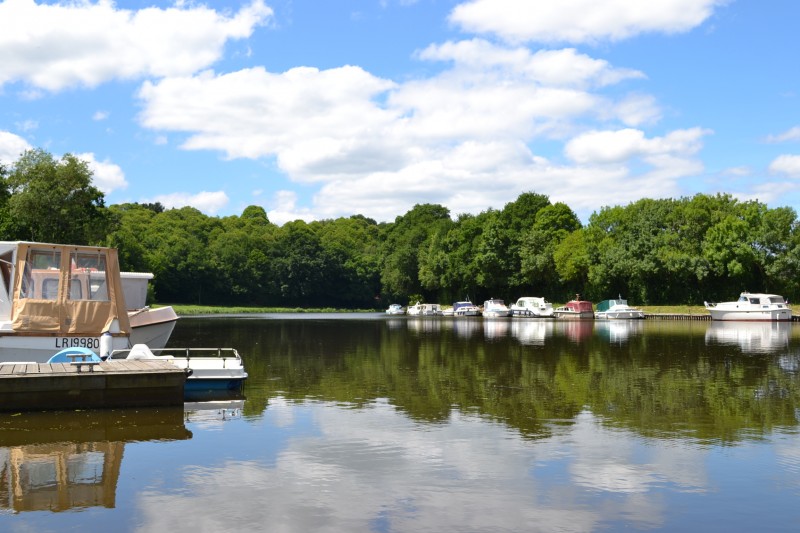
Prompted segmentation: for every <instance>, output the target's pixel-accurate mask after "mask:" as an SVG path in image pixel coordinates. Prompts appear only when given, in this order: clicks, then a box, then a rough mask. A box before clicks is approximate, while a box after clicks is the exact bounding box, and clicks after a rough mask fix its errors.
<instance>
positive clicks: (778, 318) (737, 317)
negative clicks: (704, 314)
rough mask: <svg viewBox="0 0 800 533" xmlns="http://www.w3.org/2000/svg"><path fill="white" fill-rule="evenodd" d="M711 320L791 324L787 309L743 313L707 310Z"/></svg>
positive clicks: (729, 310) (731, 310) (733, 310)
mask: <svg viewBox="0 0 800 533" xmlns="http://www.w3.org/2000/svg"><path fill="white" fill-rule="evenodd" d="M708 312H709V314H710V315H711V320H730V321H747V322H791V320H792V311H791V309H788V308H782V309H763V310H753V311H743V310H737V309H719V308H708Z"/></svg>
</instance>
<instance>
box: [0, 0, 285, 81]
mask: <svg viewBox="0 0 800 533" xmlns="http://www.w3.org/2000/svg"><path fill="white" fill-rule="evenodd" d="M271 16H272V10H271V9H270V8H269V7H267V6H266V5H265V4H264V3H263V0H253V1H252V2H251V3H250V4H248V5H246V6H244V7H243V8H242V9H241V10H240V11H239V12H237V13H235V14H234V15H232V16H230V17H229V16H226V15H224V14H221V13H219V12H217V11H215V10H213V9H210V8H208V7H205V6H200V5H191V6H190V7H186V8H184V7H181V6H178V7H172V8H167V9H161V8H156V7H149V8H145V9H140V10H138V11H131V10H126V9H117V8H116V6H115V5H114V4H113V3H112V2H111V1H107V0H105V1H99V2H97V3H89V2H74V3H64V4H36V3H35V2H34V0H6V1H5V2H2V3H0V86H2V85H4V84H6V83H11V82H16V81H22V82H24V83H25V84H26V85H28V86H30V87H33V88H36V89H43V90H45V91H58V90H61V89H64V88H66V87H72V86H78V85H80V86H88V87H94V86H96V85H98V84H100V83H103V82H106V81H108V80H111V79H136V78H140V77H145V76H156V77H160V76H173V75H184V74H189V73H192V72H196V71H198V70H201V69H203V68H207V67H208V66H209V65H211V64H212V63H214V62H215V61H217V60H218V59H219V58H220V57H221V54H222V52H223V48H224V46H225V43H226V42H227V41H228V40H230V39H242V38H245V37H248V36H250V35H251V34H252V32H253V30H254V28H255V27H256V26H258V25H260V24H264V23H265V22H266V21H267V20H268V19H269V18H271ZM30 94H32V95H34V96H35V95H36V94H37V91H33V92H31V93H30Z"/></svg>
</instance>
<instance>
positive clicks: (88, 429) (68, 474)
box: [0, 408, 192, 513]
mask: <svg viewBox="0 0 800 533" xmlns="http://www.w3.org/2000/svg"><path fill="white" fill-rule="evenodd" d="M0 419H2V423H3V425H2V427H3V430H2V441H0V513H2V512H12V513H20V512H25V511H56V512H58V511H65V510H68V509H74V508H87V507H106V508H114V507H116V490H117V481H118V479H119V474H120V466H121V464H122V456H123V451H124V448H125V444H126V443H127V442H132V441H168V440H186V439H190V438H191V437H192V433H191V431H189V430H187V429H186V427H185V426H184V422H183V409H181V408H169V409H158V410H156V409H154V410H152V411H148V410H142V409H137V410H136V411H130V412H129V411H127V410H114V411H75V412H42V413H25V414H24V415H20V416H14V415H11V414H2V415H0Z"/></svg>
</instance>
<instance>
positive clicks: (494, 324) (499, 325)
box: [483, 317, 511, 339]
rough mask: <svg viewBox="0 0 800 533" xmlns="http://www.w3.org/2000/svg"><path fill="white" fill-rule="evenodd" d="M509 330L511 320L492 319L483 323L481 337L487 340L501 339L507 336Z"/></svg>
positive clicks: (504, 318) (505, 318)
mask: <svg viewBox="0 0 800 533" xmlns="http://www.w3.org/2000/svg"><path fill="white" fill-rule="evenodd" d="M509 329H511V319H510V318H507V317H493V318H492V319H491V320H485V319H484V321H483V335H484V337H485V338H487V339H502V338H503V337H507V336H508V330H509Z"/></svg>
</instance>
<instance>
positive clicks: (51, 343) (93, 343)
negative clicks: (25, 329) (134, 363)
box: [0, 333, 129, 363]
mask: <svg viewBox="0 0 800 533" xmlns="http://www.w3.org/2000/svg"><path fill="white" fill-rule="evenodd" d="M110 341H111V346H110V347H109V348H110V350H124V349H125V348H127V347H128V346H129V344H128V341H129V339H128V337H127V336H113V337H111V339H110ZM64 348H88V349H90V350H92V351H93V352H94V353H96V354H97V355H101V353H102V349H101V338H100V337H92V336H86V335H70V336H53V335H47V336H44V335H42V336H34V335H30V334H27V335H19V334H15V333H2V334H0V363H9V362H26V363H46V362H47V361H48V359H50V358H51V357H52V356H53V354H55V353H56V352H58V351H60V350H63V349H64Z"/></svg>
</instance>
